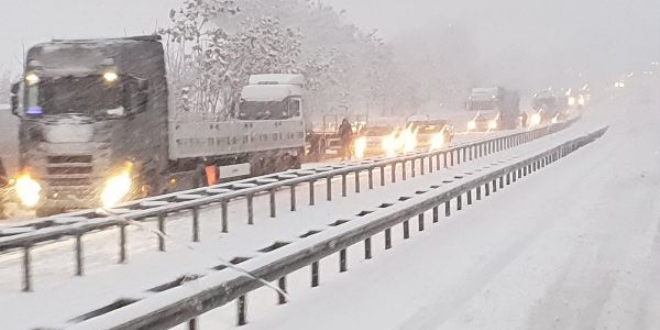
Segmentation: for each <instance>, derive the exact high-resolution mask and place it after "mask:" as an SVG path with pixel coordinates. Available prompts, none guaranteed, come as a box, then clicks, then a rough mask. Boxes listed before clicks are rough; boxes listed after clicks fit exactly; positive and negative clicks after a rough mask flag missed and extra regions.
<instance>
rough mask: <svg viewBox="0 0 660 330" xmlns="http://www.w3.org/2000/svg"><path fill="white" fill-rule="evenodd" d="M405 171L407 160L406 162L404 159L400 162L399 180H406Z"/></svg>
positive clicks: (406, 169) (406, 170)
mask: <svg viewBox="0 0 660 330" xmlns="http://www.w3.org/2000/svg"><path fill="white" fill-rule="evenodd" d="M413 167H414V166H413ZM407 172H408V162H406V161H405V160H404V161H403V162H401V180H403V181H406V179H407V175H406V173H407Z"/></svg>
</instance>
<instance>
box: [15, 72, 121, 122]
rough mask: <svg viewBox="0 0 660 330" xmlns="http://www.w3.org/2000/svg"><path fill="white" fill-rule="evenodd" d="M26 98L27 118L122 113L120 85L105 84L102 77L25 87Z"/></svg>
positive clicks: (69, 78)
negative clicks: (28, 116) (29, 116)
mask: <svg viewBox="0 0 660 330" xmlns="http://www.w3.org/2000/svg"><path fill="white" fill-rule="evenodd" d="M27 94H28V98H27V101H28V104H27V105H28V107H27V111H28V114H36V113H40V114H44V115H60V114H72V113H77V114H87V115H90V116H98V115H107V114H113V112H123V111H122V109H123V104H124V100H123V90H122V86H121V83H120V82H119V81H114V82H107V81H105V80H104V79H103V77H101V76H86V77H61V78H55V79H44V80H43V81H42V82H40V83H39V84H38V85H35V86H31V87H28V88H27ZM117 114H119V113H117Z"/></svg>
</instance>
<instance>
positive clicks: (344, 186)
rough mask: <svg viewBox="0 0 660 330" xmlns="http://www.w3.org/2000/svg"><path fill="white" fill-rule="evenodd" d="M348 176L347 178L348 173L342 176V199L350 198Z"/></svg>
mask: <svg viewBox="0 0 660 330" xmlns="http://www.w3.org/2000/svg"><path fill="white" fill-rule="evenodd" d="M346 176H347V174H346V173H344V174H342V175H341V196H342V197H346V196H348V192H347V189H348V187H347V183H346Z"/></svg>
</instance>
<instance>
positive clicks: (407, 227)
mask: <svg viewBox="0 0 660 330" xmlns="http://www.w3.org/2000/svg"><path fill="white" fill-rule="evenodd" d="M409 238H410V221H409V220H406V221H404V222H403V239H409Z"/></svg>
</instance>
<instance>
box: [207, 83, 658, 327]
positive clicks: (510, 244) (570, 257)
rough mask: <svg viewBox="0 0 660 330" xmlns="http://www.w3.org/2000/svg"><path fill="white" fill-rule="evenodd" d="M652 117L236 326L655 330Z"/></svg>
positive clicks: (623, 120) (612, 118) (615, 110)
mask: <svg viewBox="0 0 660 330" xmlns="http://www.w3.org/2000/svg"><path fill="white" fill-rule="evenodd" d="M656 91H657V90H656ZM656 96H657V94H656ZM659 106H660V104H659V103H658V102H657V98H656V102H655V103H652V104H650V105H649V104H646V105H644V104H638V103H636V102H634V99H633V102H620V103H617V104H614V105H613V106H612V107H608V108H607V109H605V108H603V109H599V110H598V111H601V110H602V112H600V113H591V114H589V116H588V117H592V118H593V117H597V118H598V119H599V120H605V121H607V122H609V123H610V124H611V128H610V131H609V132H608V134H607V135H606V136H605V137H604V138H603V139H601V140H599V141H598V142H596V143H594V144H592V145H589V146H587V147H585V148H584V149H581V150H580V151H578V152H577V153H575V154H574V155H571V156H569V157H567V158H565V159H562V160H561V161H560V162H558V163H556V164H553V165H552V166H550V167H548V168H546V169H544V170H543V171H540V172H539V173H538V174H535V175H532V176H530V177H529V178H527V179H526V180H523V181H522V182H521V183H519V184H516V185H513V186H511V187H509V188H508V189H507V192H505V193H502V194H496V195H494V196H493V197H491V198H488V199H486V200H485V201H483V202H479V203H477V204H476V205H475V206H474V207H471V208H469V209H468V210H467V211H466V212H462V213H458V214H457V215H455V216H453V217H452V218H449V219H447V220H445V221H443V222H441V224H440V225H439V226H434V229H433V230H431V231H426V232H424V233H421V234H417V235H416V236H417V237H415V238H414V239H412V240H411V241H410V242H409V243H406V244H404V245H402V246H399V247H398V248H395V249H393V250H391V251H388V252H381V253H384V254H386V255H380V256H378V255H377V256H376V258H375V259H373V260H370V261H368V262H364V261H359V262H358V261H357V260H353V263H352V264H351V265H350V268H351V270H350V271H349V272H348V273H345V274H339V275H334V276H331V279H329V280H326V281H323V282H322V285H321V287H319V288H316V289H313V290H301V291H300V292H296V293H295V295H294V297H295V298H294V299H293V301H292V302H291V303H290V304H287V305H286V306H283V307H278V308H276V309H274V310H273V311H270V312H258V314H259V316H254V317H252V319H251V324H250V325H248V326H247V327H245V328H244V329H246V330H257V329H269V330H270V329H301V330H302V329H319V330H321V329H396V330H404V329H405V330H438V329H452V330H453V329H649V330H650V329H660V281H658V278H660V201H659V200H658V196H660V143H659V141H660V131H659V130H658V129H657V128H658V127H660V116H659V113H658V111H657V109H658V108H659ZM594 111H595V110H594ZM349 255H350V254H349ZM326 274H327V272H326ZM263 294H267V293H261V295H263ZM271 295H272V294H271ZM261 298H262V297H261V296H260V295H259V294H257V295H254V296H251V297H250V299H251V300H252V301H254V300H260V299H261ZM203 320H204V319H202V321H203ZM206 325H208V326H211V325H213V326H217V325H218V324H214V321H212V320H209V321H208V324H204V323H202V326H206Z"/></svg>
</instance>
